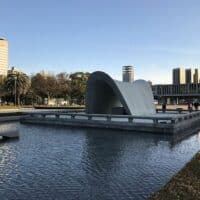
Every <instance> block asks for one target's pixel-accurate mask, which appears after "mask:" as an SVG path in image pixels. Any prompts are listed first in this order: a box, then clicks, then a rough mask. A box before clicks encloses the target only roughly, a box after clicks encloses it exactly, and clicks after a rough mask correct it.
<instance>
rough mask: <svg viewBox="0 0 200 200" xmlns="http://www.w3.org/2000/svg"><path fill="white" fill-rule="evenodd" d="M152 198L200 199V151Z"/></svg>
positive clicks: (162, 199)
mask: <svg viewBox="0 0 200 200" xmlns="http://www.w3.org/2000/svg"><path fill="white" fill-rule="evenodd" d="M149 199H150V200H178V199H181V200H198V199H199V200H200V152H198V153H197V154H196V155H195V156H194V158H193V159H192V160H191V161H190V162H189V163H188V164H187V165H186V166H185V167H184V168H183V169H182V170H181V171H180V172H179V173H178V174H176V175H175V176H174V177H173V178H172V179H171V180H170V181H169V182H168V183H167V184H166V185H165V186H164V187H163V188H162V189H161V190H160V191H158V192H157V193H155V194H153V195H152V196H151V197H150V198H149Z"/></svg>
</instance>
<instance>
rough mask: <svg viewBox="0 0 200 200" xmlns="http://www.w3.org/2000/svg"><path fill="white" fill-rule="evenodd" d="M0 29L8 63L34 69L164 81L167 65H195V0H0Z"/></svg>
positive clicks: (199, 42) (199, 28) (198, 51)
mask: <svg viewBox="0 0 200 200" xmlns="http://www.w3.org/2000/svg"><path fill="white" fill-rule="evenodd" d="M0 6H1V12H0V36H2V37H6V38H7V39H8V41H9V65H10V66H13V65H14V66H18V68H20V69H21V70H23V71H25V72H27V73H29V74H30V73H35V72H38V71H41V70H43V69H44V70H46V71H51V72H55V73H57V72H61V71H67V72H74V71H80V70H81V71H89V72H92V71H95V70H103V71H105V72H107V73H109V74H110V75H111V76H112V77H114V78H116V79H121V66H123V65H133V66H135V73H136V78H143V79H146V80H152V81H153V83H170V82H171V69H172V68H174V67H179V66H188V67H190V66H191V67H198V66H200V15H199V11H200V1H199V0H166V1H164V0H16V1H15V0H0Z"/></svg>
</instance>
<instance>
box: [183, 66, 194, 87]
mask: <svg viewBox="0 0 200 200" xmlns="http://www.w3.org/2000/svg"><path fill="white" fill-rule="evenodd" d="M194 75H195V70H194V69H191V68H190V69H186V70H185V82H186V83H187V84H189V83H194Z"/></svg>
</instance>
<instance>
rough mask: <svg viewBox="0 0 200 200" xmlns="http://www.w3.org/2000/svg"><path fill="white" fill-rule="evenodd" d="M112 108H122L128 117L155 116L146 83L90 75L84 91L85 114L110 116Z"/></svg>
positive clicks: (149, 89) (102, 75)
mask: <svg viewBox="0 0 200 200" xmlns="http://www.w3.org/2000/svg"><path fill="white" fill-rule="evenodd" d="M113 107H124V110H125V113H126V114H129V115H149V114H155V113H156V110H155V105H154V100H153V94H152V90H151V87H150V85H149V83H148V82H146V81H144V80H137V81H135V82H133V83H128V82H121V81H115V80H113V79H112V78H111V77H110V76H109V75H107V74H106V73H104V72H94V73H92V74H91V75H90V77H89V79H88V82H87V89H86V112H87V113H91V114H109V113H110V114H111V113H112V108H113Z"/></svg>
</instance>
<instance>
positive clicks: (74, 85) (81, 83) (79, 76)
mask: <svg viewBox="0 0 200 200" xmlns="http://www.w3.org/2000/svg"><path fill="white" fill-rule="evenodd" d="M89 75H90V74H89V73H84V72H76V73H73V74H71V75H70V79H71V82H70V88H71V99H74V100H76V103H78V104H84V100H85V93H86V84H87V80H88V77H89Z"/></svg>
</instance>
